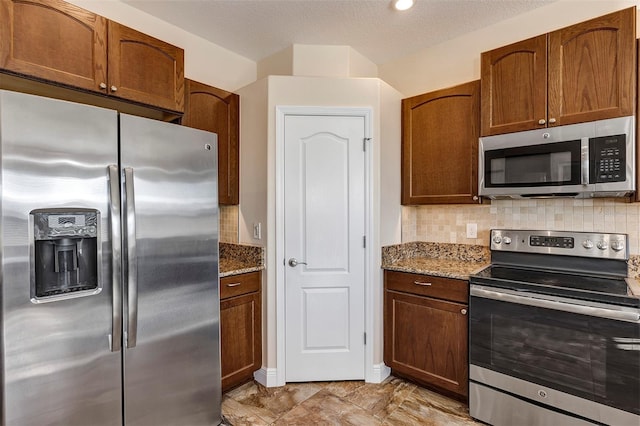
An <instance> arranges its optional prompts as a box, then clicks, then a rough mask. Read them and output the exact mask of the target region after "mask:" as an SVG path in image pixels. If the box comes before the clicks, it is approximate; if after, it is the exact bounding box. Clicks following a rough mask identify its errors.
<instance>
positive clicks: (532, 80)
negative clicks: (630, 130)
mask: <svg viewBox="0 0 640 426" xmlns="http://www.w3.org/2000/svg"><path fill="white" fill-rule="evenodd" d="M635 37H636V8H635V7H631V8H628V9H624V10H621V11H619V12H614V13H610V14H608V15H604V16H601V17H599V18H595V19H591V20H589V21H585V22H582V23H579V24H576V25H572V26H569V27H566V28H563V29H560V30H557V31H554V32H551V33H549V34H544V35H541V36H538V37H534V38H530V39H528V40H523V41H520V42H517V43H514V44H511V45H508V46H504V47H500V48H498V49H494V50H490V51H488V52H484V53H482V55H481V81H482V136H488V135H496V134H502V133H509V132H518V131H522V130H532V129H537V128H541V127H547V126H559V125H565V124H574V123H581V122H586V121H592V120H601V119H605V118H613V117H623V116H627V115H632V114H633V113H634V103H635V99H634V96H635V95H634V93H635V84H636V83H635V75H636V73H635V63H636V53H635Z"/></svg>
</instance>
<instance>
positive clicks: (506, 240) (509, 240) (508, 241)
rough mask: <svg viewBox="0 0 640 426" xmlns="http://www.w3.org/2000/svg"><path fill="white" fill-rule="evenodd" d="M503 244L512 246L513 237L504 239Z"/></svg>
mask: <svg viewBox="0 0 640 426" xmlns="http://www.w3.org/2000/svg"><path fill="white" fill-rule="evenodd" d="M502 242H503V243H505V244H511V237H504V238H503V239H502Z"/></svg>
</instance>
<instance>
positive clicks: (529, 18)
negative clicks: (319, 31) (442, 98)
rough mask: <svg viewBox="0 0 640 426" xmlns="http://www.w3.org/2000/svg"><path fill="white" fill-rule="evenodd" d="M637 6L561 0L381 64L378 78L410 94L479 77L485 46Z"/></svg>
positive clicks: (625, 0) (628, 1) (629, 1)
mask: <svg viewBox="0 0 640 426" xmlns="http://www.w3.org/2000/svg"><path fill="white" fill-rule="evenodd" d="M638 5H640V1H634V0H558V1H556V2H554V3H551V4H549V5H547V6H543V7H540V8H537V9H535V10H533V11H531V12H528V13H525V14H522V15H519V16H516V17H514V18H511V19H508V20H505V21H502V22H499V23H497V24H495V25H492V26H489V27H486V28H483V29H480V30H477V31H474V32H472V33H469V34H466V35H464V36H461V37H458V38H456V39H453V40H450V41H447V42H445V43H442V44H439V45H437V46H434V47H432V48H429V49H425V50H422V51H420V52H417V53H415V54H413V55H409V56H407V57H404V58H400V59H398V60H395V61H391V62H388V63H385V64H382V65H379V66H378V70H379V77H380V78H382V79H383V80H384V81H386V82H387V83H389V84H390V85H391V86H393V87H395V88H396V89H398V90H399V91H400V92H402V93H403V94H404V95H405V97H409V96H414V95H418V94H420V93H425V92H430V91H432V90H436V89H442V88H445V87H451V86H454V85H456V84H460V83H465V82H467V81H472V80H477V79H479V78H480V54H481V53H482V52H484V51H487V50H491V49H494V48H496V47H500V46H504V45H507V44H511V43H514V42H516V41H519V40H524V39H527V38H530V37H534V36H537V35H541V34H545V33H547V32H550V31H553V30H557V29H560V28H563V27H566V26H568V25H572V24H576V23H578V22H582V21H586V20H589V19H591V18H595V17H597V16H600V15H605V14H607V13H609V12H613V11H616V10H620V9H624V8H626V7H631V6H638ZM639 15H640V14H639Z"/></svg>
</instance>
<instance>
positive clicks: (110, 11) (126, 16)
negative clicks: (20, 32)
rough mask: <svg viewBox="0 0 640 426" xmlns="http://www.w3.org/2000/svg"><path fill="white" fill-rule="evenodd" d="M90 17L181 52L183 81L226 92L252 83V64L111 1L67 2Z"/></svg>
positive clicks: (84, 0) (253, 69)
mask: <svg viewBox="0 0 640 426" xmlns="http://www.w3.org/2000/svg"><path fill="white" fill-rule="evenodd" d="M68 1H69V3H73V4H75V5H77V6H80V7H82V8H84V9H87V10H89V11H91V12H93V13H97V14H98V15H101V16H104V17H105V18H108V19H111V20H112V21H116V22H118V23H120V24H123V25H126V26H128V27H131V28H133V29H135V30H138V31H140V32H143V33H145V34H149V35H150V36H152V37H155V38H158V39H160V40H163V41H165V42H167V43H170V44H173V45H175V46H178V47H181V48H182V49H184V74H185V77H186V78H189V79H192V80H196V81H199V82H201V83H205V84H209V85H211V86H215V87H219V88H221V89H224V90H228V91H230V92H233V91H235V90H236V89H238V88H239V87H243V86H246V85H247V84H249V83H251V82H253V81H255V80H256V75H257V65H256V63H255V62H253V61H251V60H249V59H247V58H245V57H243V56H240V55H238V54H236V53H233V52H231V51H229V50H226V49H224V48H223V47H220V46H218V45H217V44H214V43H211V42H208V41H206V40H205V39H203V38H201V37H198V36H196V35H193V34H191V33H189V32H187V31H185V30H182V29H180V28H178V27H176V26H174V25H171V24H169V23H167V22H165V21H162V20H160V19H158V18H155V17H153V16H151V15H149V14H147V13H145V12H142V11H140V10H138V9H136V8H134V7H131V6H129V5H128V4H125V3H122V2H120V1H115V0H68Z"/></svg>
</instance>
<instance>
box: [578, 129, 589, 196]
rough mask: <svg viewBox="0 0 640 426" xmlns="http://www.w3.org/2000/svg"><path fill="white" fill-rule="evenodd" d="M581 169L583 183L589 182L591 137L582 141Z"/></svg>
mask: <svg viewBox="0 0 640 426" xmlns="http://www.w3.org/2000/svg"><path fill="white" fill-rule="evenodd" d="M580 169H581V178H582V179H581V180H582V182H581V183H582V185H585V186H586V185H588V184H589V138H582V139H581V141H580Z"/></svg>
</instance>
